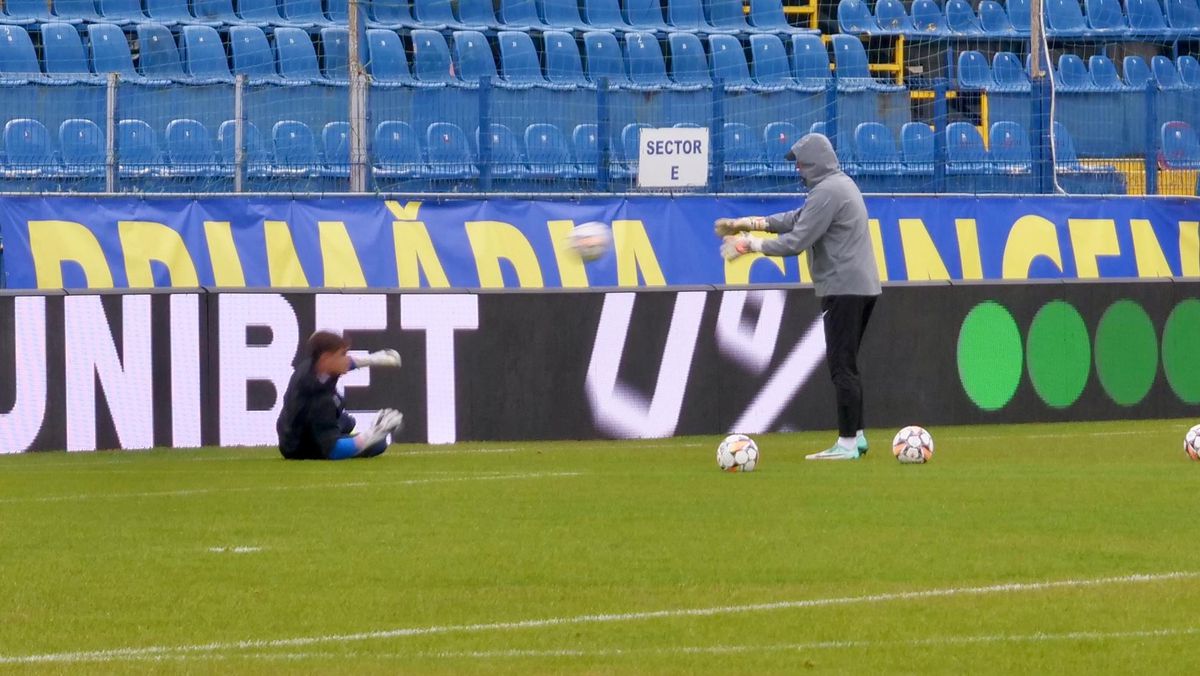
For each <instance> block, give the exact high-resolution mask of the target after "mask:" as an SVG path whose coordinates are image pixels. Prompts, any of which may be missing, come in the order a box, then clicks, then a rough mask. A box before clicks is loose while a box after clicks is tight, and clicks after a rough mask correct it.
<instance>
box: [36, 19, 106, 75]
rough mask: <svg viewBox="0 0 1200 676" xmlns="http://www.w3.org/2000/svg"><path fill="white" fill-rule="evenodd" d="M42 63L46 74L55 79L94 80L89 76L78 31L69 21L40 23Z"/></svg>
mask: <svg viewBox="0 0 1200 676" xmlns="http://www.w3.org/2000/svg"><path fill="white" fill-rule="evenodd" d="M42 64H43V66H44V67H45V69H46V75H47V76H48V77H50V78H53V79H56V80H65V81H67V82H88V81H96V80H95V78H92V77H91V72H92V71H91V68H89V67H88V60H87V53H86V52H84V50H83V41H82V40H80V39H79V31H77V30H75V27H74V26H72V25H71V24H69V23H62V22H51V23H44V24H42Z"/></svg>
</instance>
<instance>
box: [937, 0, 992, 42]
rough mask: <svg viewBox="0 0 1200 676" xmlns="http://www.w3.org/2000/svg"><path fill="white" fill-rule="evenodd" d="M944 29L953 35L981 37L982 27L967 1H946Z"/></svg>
mask: <svg viewBox="0 0 1200 676" xmlns="http://www.w3.org/2000/svg"><path fill="white" fill-rule="evenodd" d="M946 28H948V29H949V30H950V32H951V33H953V34H954V35H966V36H974V35H983V27H982V26H980V25H979V19H977V18H976V17H975V10H973V9H971V5H970V3H968V2H967V0H947V2H946Z"/></svg>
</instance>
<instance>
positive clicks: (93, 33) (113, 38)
mask: <svg viewBox="0 0 1200 676" xmlns="http://www.w3.org/2000/svg"><path fill="white" fill-rule="evenodd" d="M87 34H88V49H89V50H90V51H91V60H92V71H93V72H95V73H97V74H99V75H107V74H109V73H117V74H118V75H120V76H121V80H123V81H125V82H135V83H144V82H147V80H146V78H144V77H142V75H140V74H139V73H138V72H137V71H136V70H134V67H133V56H132V55H131V54H130V52H129V42H128V40H126V38H125V31H124V30H122V29H121V27H120V26H117V25H115V24H111V23H93V24H88V27H87ZM149 82H151V83H153V84H159V85H163V84H170V82H171V81H170V80H153V81H149Z"/></svg>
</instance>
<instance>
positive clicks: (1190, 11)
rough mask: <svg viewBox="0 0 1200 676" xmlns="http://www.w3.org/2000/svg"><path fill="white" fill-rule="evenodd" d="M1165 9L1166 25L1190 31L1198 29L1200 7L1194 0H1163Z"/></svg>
mask: <svg viewBox="0 0 1200 676" xmlns="http://www.w3.org/2000/svg"><path fill="white" fill-rule="evenodd" d="M1163 5H1164V6H1165V7H1166V9H1167V12H1166V13H1167V25H1169V26H1170V27H1171V28H1174V29H1175V30H1178V31H1184V32H1185V33H1191V32H1194V31H1197V30H1200V8H1198V7H1197V5H1196V0H1163Z"/></svg>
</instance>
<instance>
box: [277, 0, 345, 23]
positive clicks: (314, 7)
mask: <svg viewBox="0 0 1200 676" xmlns="http://www.w3.org/2000/svg"><path fill="white" fill-rule="evenodd" d="M279 13H280V14H281V15H282V16H283V18H284V19H286V20H287V22H288V24H289V25H293V26H295V27H297V28H313V27H320V26H329V25H332V22H331V21H330V20H329V17H327V16H325V11H324V10H323V9H322V8H321V0H279Z"/></svg>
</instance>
